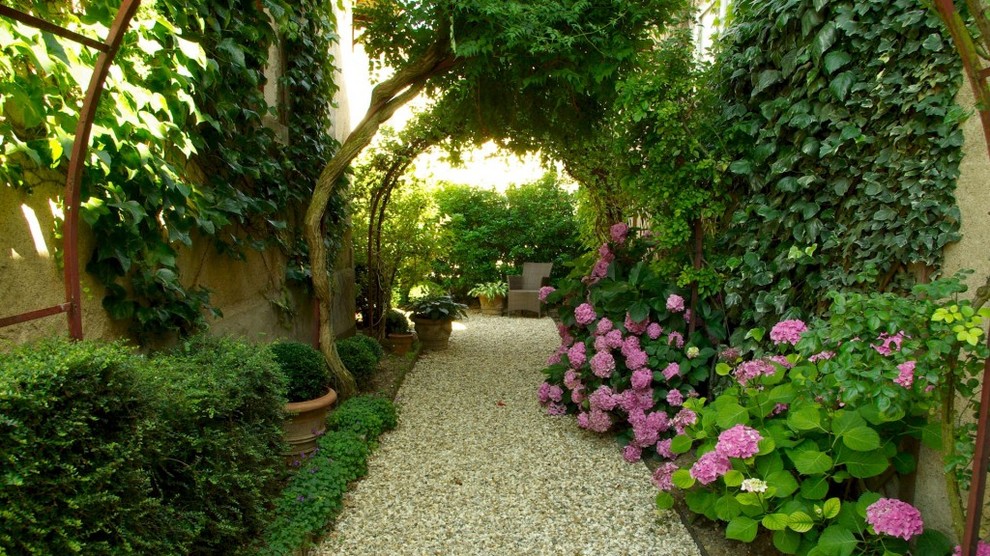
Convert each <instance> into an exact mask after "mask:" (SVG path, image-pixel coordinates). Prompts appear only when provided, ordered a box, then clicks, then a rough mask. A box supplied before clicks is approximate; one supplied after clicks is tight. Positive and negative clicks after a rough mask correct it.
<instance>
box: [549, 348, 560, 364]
mask: <svg viewBox="0 0 990 556" xmlns="http://www.w3.org/2000/svg"><path fill="white" fill-rule="evenodd" d="M557 363H560V351H559V350H558V351H555V352H553V354H552V355H550V357H547V365H556V364H557Z"/></svg>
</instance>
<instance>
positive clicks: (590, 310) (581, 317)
mask: <svg viewBox="0 0 990 556" xmlns="http://www.w3.org/2000/svg"><path fill="white" fill-rule="evenodd" d="M596 318H598V315H596V314H595V308H594V307H592V306H591V305H589V304H587V303H582V304H580V305H578V306H577V309H574V319H575V320H577V323H578V324H579V325H580V326H584V325H586V324H590V323H591V322H592V321H594V320H595V319H596Z"/></svg>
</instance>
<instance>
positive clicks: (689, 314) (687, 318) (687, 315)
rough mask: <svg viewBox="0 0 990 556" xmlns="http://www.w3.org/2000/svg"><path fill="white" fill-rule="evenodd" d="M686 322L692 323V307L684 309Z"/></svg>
mask: <svg viewBox="0 0 990 556" xmlns="http://www.w3.org/2000/svg"><path fill="white" fill-rule="evenodd" d="M684 322H686V323H688V324H691V309H684Z"/></svg>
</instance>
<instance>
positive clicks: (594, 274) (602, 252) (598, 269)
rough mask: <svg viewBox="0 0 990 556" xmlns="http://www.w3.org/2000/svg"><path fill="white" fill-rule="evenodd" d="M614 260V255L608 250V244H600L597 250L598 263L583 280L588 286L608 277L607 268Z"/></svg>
mask: <svg viewBox="0 0 990 556" xmlns="http://www.w3.org/2000/svg"><path fill="white" fill-rule="evenodd" d="M614 260H615V254H614V253H612V250H611V249H610V248H609V246H608V244H607V243H605V244H602V246H601V247H599V248H598V261H597V262H595V266H594V267H593V268H592V269H591V274H590V275H588V278H587V279H586V280H585V282H586V283H588V284H595V283H597V282H598V281H599V280H601V279H602V278H604V277H605V276H607V275H608V266H609V265H610V264H612V261H614Z"/></svg>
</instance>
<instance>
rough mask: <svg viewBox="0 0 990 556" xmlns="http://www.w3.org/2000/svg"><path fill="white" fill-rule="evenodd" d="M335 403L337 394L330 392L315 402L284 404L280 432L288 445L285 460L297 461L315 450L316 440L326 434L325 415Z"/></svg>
mask: <svg viewBox="0 0 990 556" xmlns="http://www.w3.org/2000/svg"><path fill="white" fill-rule="evenodd" d="M335 401H337V392H334V391H333V390H330V391H329V392H327V394H326V395H325V396H323V397H321V398H316V399H315V400H307V401H304V402H291V403H287V404H285V423H283V425H282V430H283V436H284V437H285V443H286V444H288V445H289V450H288V452H286V454H285V457H286V459H287V460H289V461H290V462H292V461H295V460H299V459H301V458H303V457H304V456H307V455H309V454H311V453H313V451H314V450H316V439H317V438H319V437H320V436H321V435H322V434H323V433H324V432H326V430H327V413H329V411H330V406H332V405H333V402H335Z"/></svg>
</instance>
